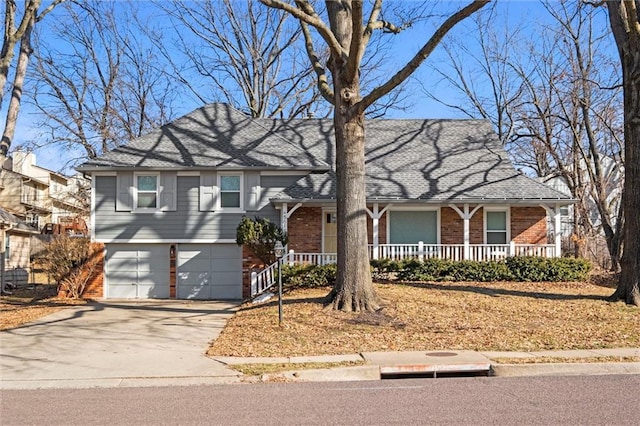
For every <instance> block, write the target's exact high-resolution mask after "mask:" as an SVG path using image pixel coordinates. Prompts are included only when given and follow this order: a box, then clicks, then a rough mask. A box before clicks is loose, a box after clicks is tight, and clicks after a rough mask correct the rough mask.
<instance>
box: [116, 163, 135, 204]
mask: <svg viewBox="0 0 640 426" xmlns="http://www.w3.org/2000/svg"><path fill="white" fill-rule="evenodd" d="M116 192H117V198H116V211H118V212H130V211H131V209H132V207H133V172H118V175H117V176H116Z"/></svg>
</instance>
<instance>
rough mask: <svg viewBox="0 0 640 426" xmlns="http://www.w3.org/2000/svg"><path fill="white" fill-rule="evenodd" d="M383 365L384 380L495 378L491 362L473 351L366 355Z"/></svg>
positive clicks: (370, 361) (375, 362)
mask: <svg viewBox="0 0 640 426" xmlns="http://www.w3.org/2000/svg"><path fill="white" fill-rule="evenodd" d="M362 355H363V357H364V358H365V360H366V361H367V362H369V363H371V364H377V365H379V366H380V377H381V378H382V379H398V378H439V377H440V378H443V377H475V376H484V377H486V376H491V375H492V374H493V372H492V369H491V362H490V361H489V359H488V358H486V357H485V356H483V355H481V354H479V353H477V352H473V351H447V352H444V351H441V352H374V353H365V354H362Z"/></svg>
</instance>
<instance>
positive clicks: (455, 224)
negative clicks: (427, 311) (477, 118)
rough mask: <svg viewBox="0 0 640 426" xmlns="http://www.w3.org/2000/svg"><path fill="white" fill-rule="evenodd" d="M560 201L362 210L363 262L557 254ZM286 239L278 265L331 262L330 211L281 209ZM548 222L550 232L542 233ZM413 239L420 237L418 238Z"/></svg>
mask: <svg viewBox="0 0 640 426" xmlns="http://www.w3.org/2000/svg"><path fill="white" fill-rule="evenodd" d="M562 205H564V204H560V203H554V204H537V205H536V204H531V203H530V204H526V205H523V204H497V203H491V204H489V203H487V204H482V203H476V204H472V203H463V204H451V203H449V204H439V205H430V204H421V205H420V204H413V205H408V204H393V203H387V204H384V205H381V203H371V204H369V205H368V206H367V215H368V224H367V225H368V232H369V245H368V252H369V259H370V260H377V259H390V260H402V259H408V258H415V259H419V260H425V259H429V258H439V259H449V260H472V261H492V260H502V259H505V258H507V257H511V256H542V257H559V256H561V254H562V253H561V226H560V224H561V213H560V207H561V206H562ZM280 211H281V226H282V228H283V229H284V230H285V231H286V232H287V233H288V235H289V244H288V247H287V249H288V253H287V254H286V255H285V257H284V258H283V259H282V261H283V263H285V264H289V265H295V264H315V265H325V264H331V263H336V261H337V254H336V251H337V250H336V249H337V244H336V236H337V233H336V228H337V223H336V214H335V207H334V206H333V205H330V204H311V205H308V204H307V205H305V204H303V203H296V204H293V205H291V206H290V205H287V203H283V204H282V205H281V210H280ZM548 224H551V229H552V232H548ZM420 237H424V239H421V238H420ZM276 270H277V268H276V265H275V264H274V265H272V266H270V267H268V268H266V269H265V270H264V271H262V272H260V273H254V274H252V278H251V288H252V294H258V293H260V292H262V291H263V290H264V289H266V288H268V287H269V286H271V285H272V284H273V282H274V281H273V280H274V279H275V277H276V276H277V275H276Z"/></svg>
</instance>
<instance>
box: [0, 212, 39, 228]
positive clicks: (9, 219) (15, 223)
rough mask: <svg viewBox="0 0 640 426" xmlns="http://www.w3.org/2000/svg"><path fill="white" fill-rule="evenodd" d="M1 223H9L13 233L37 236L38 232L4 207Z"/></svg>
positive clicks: (0, 218)
mask: <svg viewBox="0 0 640 426" xmlns="http://www.w3.org/2000/svg"><path fill="white" fill-rule="evenodd" d="M0 222H4V223H8V224H9V225H11V229H12V231H13V232H18V231H20V232H26V233H32V234H37V233H38V230H37V229H35V228H33V227H31V226H29V224H28V223H26V222H25V221H23V220H21V219H19V218H18V217H16V216H14V215H13V214H11V213H9V212H8V211H6V210H5V209H3V208H2V207H0Z"/></svg>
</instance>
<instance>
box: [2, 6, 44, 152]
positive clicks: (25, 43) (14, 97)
mask: <svg viewBox="0 0 640 426" xmlns="http://www.w3.org/2000/svg"><path fill="white" fill-rule="evenodd" d="M35 22H36V16H35V14H33V15H32V16H31V19H30V20H29V22H28V24H27V28H26V30H25V32H24V35H23V36H22V39H21V41H20V54H19V55H18V65H17V67H16V75H15V78H14V81H13V89H12V90H11V100H10V101H9V109H8V110H7V120H6V122H5V126H4V131H3V133H2V141H0V159H1V158H4V157H5V156H6V155H7V153H8V151H9V147H10V146H11V142H12V141H13V136H14V135H15V132H16V123H17V121H18V112H19V111H20V102H21V101H22V89H23V87H24V78H25V76H26V74H27V65H28V64H29V56H30V55H31V51H32V50H31V31H32V30H33V26H34V24H35Z"/></svg>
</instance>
